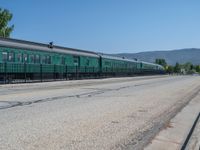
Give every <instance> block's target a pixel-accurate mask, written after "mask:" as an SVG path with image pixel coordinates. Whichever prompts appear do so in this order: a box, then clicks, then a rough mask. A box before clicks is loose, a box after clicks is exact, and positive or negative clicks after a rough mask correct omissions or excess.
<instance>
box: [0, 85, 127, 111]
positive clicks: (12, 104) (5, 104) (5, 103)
mask: <svg viewBox="0 0 200 150" xmlns="http://www.w3.org/2000/svg"><path fill="white" fill-rule="evenodd" d="M125 88H130V86H124V87H120V88H116V89H98V90H97V91H92V92H88V93H83V94H75V95H65V96H56V97H48V98H44V99H39V100H33V101H27V102H20V101H12V102H10V101H0V110H1V109H8V108H13V107H17V106H26V105H31V104H35V103H44V102H48V101H54V100H58V99H64V98H83V97H90V98H91V97H92V96H95V95H99V94H103V93H105V92H110V91H119V90H122V89H125ZM95 90H96V89H95ZM1 104H3V105H1Z"/></svg>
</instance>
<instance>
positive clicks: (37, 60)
mask: <svg viewBox="0 0 200 150" xmlns="http://www.w3.org/2000/svg"><path fill="white" fill-rule="evenodd" d="M35 63H37V64H39V63H40V55H35Z"/></svg>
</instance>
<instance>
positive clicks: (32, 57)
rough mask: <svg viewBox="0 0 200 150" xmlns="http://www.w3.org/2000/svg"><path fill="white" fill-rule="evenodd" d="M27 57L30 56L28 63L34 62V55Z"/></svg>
mask: <svg viewBox="0 0 200 150" xmlns="http://www.w3.org/2000/svg"><path fill="white" fill-rule="evenodd" d="M29 58H30V63H34V55H30V56H29Z"/></svg>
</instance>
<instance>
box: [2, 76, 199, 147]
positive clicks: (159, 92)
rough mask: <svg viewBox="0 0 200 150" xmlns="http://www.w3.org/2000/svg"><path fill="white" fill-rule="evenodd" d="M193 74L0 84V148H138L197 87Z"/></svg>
mask: <svg viewBox="0 0 200 150" xmlns="http://www.w3.org/2000/svg"><path fill="white" fill-rule="evenodd" d="M199 90H200V77H198V76H171V77H169V76H148V77H134V78H113V79H98V80H83V81H67V82H50V83H34V84H19V85H1V86H0V149H3V150H4V149H6V150H7V149H8V150H15V149H16V150H29V149H30V150H33V149H34V150H35V149H37V150H38V149H48V150H60V149H63V150H68V149H69V150H77V149H81V150H88V149H91V150H93V149H95V150H101V149H102V150H107V149H108V150H109V149H141V148H143V147H144V146H145V145H146V144H147V143H148V142H150V139H151V138H152V137H153V136H154V135H155V134H156V133H157V132H158V131H159V130H160V129H161V128H162V127H163V126H164V125H165V124H166V122H167V121H169V119H171V118H172V117H173V116H174V115H175V114H176V113H177V112H178V111H180V109H182V108H183V107H184V106H185V105H187V103H188V102H189V101H190V100H191V99H192V98H193V97H194V96H195V95H196V94H197V93H198V92H199Z"/></svg>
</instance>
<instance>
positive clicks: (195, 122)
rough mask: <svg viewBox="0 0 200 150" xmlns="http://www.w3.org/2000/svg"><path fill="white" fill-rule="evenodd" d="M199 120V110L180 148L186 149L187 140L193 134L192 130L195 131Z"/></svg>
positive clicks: (188, 140)
mask: <svg viewBox="0 0 200 150" xmlns="http://www.w3.org/2000/svg"><path fill="white" fill-rule="evenodd" d="M199 122H200V112H199V114H198V115H197V117H196V119H195V121H194V123H193V125H192V128H191V129H190V131H189V133H188V135H187V137H186V139H185V142H184V143H183V145H182V147H181V150H186V149H188V145H189V142H190V141H191V137H192V135H193V134H194V131H195V128H196V127H197V124H198V123H199ZM198 149H199V150H200V145H199V148H198Z"/></svg>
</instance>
